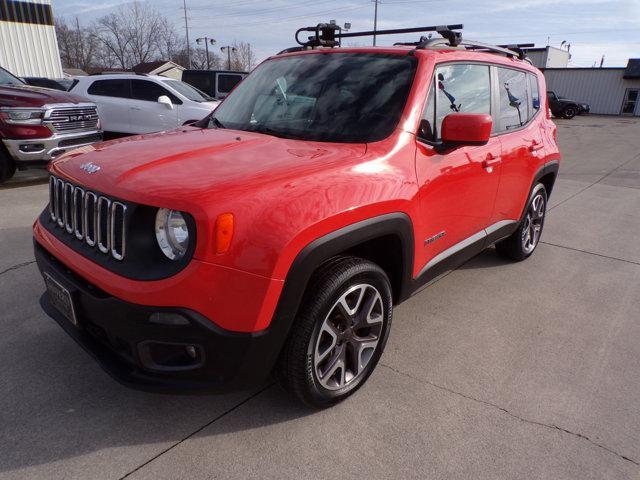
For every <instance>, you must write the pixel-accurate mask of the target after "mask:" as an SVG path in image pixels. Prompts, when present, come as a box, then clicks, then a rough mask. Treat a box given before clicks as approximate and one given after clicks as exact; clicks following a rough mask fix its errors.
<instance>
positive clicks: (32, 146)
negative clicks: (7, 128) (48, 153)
mask: <svg viewBox="0 0 640 480" xmlns="http://www.w3.org/2000/svg"><path fill="white" fill-rule="evenodd" d="M19 148H20V151H21V152H24V153H34V152H41V151H42V150H44V145H43V144H42V143H25V144H23V145H20V147H19Z"/></svg>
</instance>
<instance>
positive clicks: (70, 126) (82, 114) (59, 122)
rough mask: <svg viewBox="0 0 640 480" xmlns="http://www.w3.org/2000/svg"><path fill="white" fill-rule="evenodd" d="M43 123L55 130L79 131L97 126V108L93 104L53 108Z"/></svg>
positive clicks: (93, 128) (65, 131) (94, 128)
mask: <svg viewBox="0 0 640 480" xmlns="http://www.w3.org/2000/svg"><path fill="white" fill-rule="evenodd" d="M44 121H45V123H48V124H50V125H51V127H52V128H53V130H54V131H56V132H61V133H62V132H64V133H68V132H76V131H78V132H80V131H85V130H96V129H97V128H98V110H97V107H95V106H85V107H73V108H54V109H53V110H51V112H49V113H48V115H46V116H45V119H44Z"/></svg>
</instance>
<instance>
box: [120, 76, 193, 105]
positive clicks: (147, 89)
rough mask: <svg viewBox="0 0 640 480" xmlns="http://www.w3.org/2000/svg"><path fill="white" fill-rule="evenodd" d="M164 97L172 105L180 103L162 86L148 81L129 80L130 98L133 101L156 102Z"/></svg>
mask: <svg viewBox="0 0 640 480" xmlns="http://www.w3.org/2000/svg"><path fill="white" fill-rule="evenodd" d="M163 95H166V96H167V97H169V98H170V99H171V101H172V102H173V103H174V104H178V105H179V104H181V103H182V102H181V101H180V99H179V98H178V97H176V96H175V95H174V94H173V93H171V92H170V91H169V90H167V89H166V88H164V87H163V86H162V85H158V84H157V83H154V82H150V81H149V80H131V97H132V98H134V99H135V100H144V101H146V102H157V101H158V98H159V97H161V96H163Z"/></svg>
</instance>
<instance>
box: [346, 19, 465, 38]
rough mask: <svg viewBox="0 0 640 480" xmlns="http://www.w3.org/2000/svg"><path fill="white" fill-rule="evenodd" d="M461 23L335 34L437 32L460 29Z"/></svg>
mask: <svg viewBox="0 0 640 480" xmlns="http://www.w3.org/2000/svg"><path fill="white" fill-rule="evenodd" d="M463 28H464V26H463V25H462V24H461V23H458V24H455V25H434V26H431V27H415V28H395V29H392V30H367V31H365V32H348V33H340V34H338V35H336V37H338V38H353V37H372V36H373V35H376V36H378V35H402V34H404V33H422V32H438V33H439V29H440V30H445V29H446V30H462V29H463Z"/></svg>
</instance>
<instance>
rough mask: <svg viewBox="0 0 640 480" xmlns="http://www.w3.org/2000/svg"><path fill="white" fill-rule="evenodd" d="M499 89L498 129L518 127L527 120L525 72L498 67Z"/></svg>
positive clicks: (527, 103)
mask: <svg viewBox="0 0 640 480" xmlns="http://www.w3.org/2000/svg"><path fill="white" fill-rule="evenodd" d="M498 88H499V89H500V111H499V112H498V115H499V123H500V131H506V130H513V129H515V128H520V127H521V126H523V125H524V124H525V123H527V121H528V120H529V113H528V106H529V100H528V98H527V74H526V73H524V72H521V71H518V70H513V69H510V68H498Z"/></svg>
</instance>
